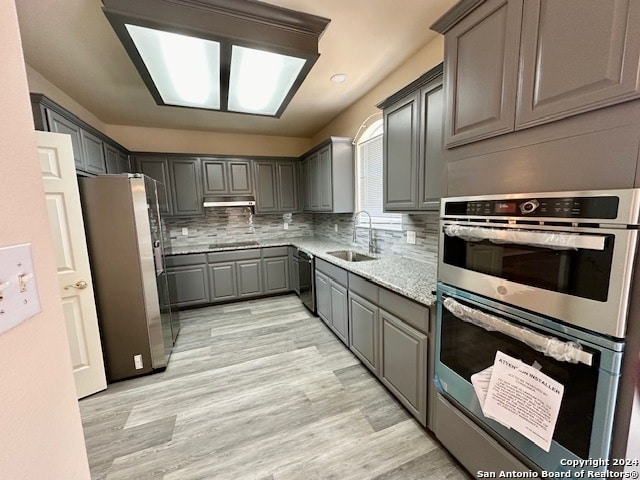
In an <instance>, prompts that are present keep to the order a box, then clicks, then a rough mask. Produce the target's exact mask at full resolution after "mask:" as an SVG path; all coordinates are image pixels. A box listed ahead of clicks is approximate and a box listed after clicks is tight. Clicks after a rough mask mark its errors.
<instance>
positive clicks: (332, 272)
mask: <svg viewBox="0 0 640 480" xmlns="http://www.w3.org/2000/svg"><path fill="white" fill-rule="evenodd" d="M316 270H320V271H321V272H322V273H324V274H325V275H328V276H329V277H331V278H333V279H334V280H335V281H336V282H338V283H339V284H341V285H342V286H344V287H346V286H347V285H349V274H348V272H347V271H346V270H343V269H342V268H340V267H337V266H335V265H333V264H331V263H329V262H325V261H324V260H322V259H320V258H316Z"/></svg>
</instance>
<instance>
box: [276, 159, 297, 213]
mask: <svg viewBox="0 0 640 480" xmlns="http://www.w3.org/2000/svg"><path fill="white" fill-rule="evenodd" d="M277 168H278V182H277V191H278V209H279V210H280V211H282V212H296V211H297V210H298V175H297V169H298V164H297V162H278V164H277Z"/></svg>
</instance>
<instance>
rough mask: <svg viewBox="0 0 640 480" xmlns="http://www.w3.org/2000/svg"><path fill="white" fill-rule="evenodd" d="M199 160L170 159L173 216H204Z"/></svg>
mask: <svg viewBox="0 0 640 480" xmlns="http://www.w3.org/2000/svg"><path fill="white" fill-rule="evenodd" d="M200 178H201V174H200V159H199V158H172V159H169V182H170V185H171V204H172V206H173V211H172V215H173V216H198V215H202V214H203V206H202V189H201V182H200Z"/></svg>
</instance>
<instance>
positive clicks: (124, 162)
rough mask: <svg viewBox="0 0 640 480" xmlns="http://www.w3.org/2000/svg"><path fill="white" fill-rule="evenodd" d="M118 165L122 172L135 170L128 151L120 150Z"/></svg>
mask: <svg viewBox="0 0 640 480" xmlns="http://www.w3.org/2000/svg"><path fill="white" fill-rule="evenodd" d="M118 165H119V167H118V168H119V169H120V172H121V173H129V172H132V171H133V170H132V169H131V165H130V163H129V155H127V154H126V153H122V152H118Z"/></svg>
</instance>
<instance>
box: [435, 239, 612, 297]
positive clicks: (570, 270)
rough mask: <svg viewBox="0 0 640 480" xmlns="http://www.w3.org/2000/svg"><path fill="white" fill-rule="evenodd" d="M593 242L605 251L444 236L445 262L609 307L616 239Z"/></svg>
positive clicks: (524, 241)
mask: <svg viewBox="0 0 640 480" xmlns="http://www.w3.org/2000/svg"><path fill="white" fill-rule="evenodd" d="M485 230H487V231H490V230H491V229H485ZM493 231H497V232H500V231H503V230H500V229H493ZM542 235H544V233H542ZM569 238H572V237H569ZM573 238H575V237H573ZM592 238H597V239H600V240H601V243H600V244H599V245H598V248H600V246H601V245H602V247H603V248H602V249H601V250H600V249H598V248H559V247H557V246H556V247H554V246H549V247H544V246H533V245H528V244H526V240H523V243H515V241H513V242H509V241H501V242H500V243H495V241H491V240H479V241H476V240H469V239H464V238H461V237H455V236H450V235H446V236H445V238H444V245H443V252H444V253H443V261H444V263H446V264H448V265H452V266H455V267H459V268H463V269H465V270H471V271H474V272H479V273H484V274H487V275H492V276H495V277H499V278H503V279H505V280H509V281H511V282H514V283H518V284H521V285H528V286H531V287H537V288H541V289H544V290H551V291H553V292H558V293H566V294H568V295H572V296H576V297H582V298H588V299H591V300H597V301H599V302H605V301H606V300H607V297H608V293H609V278H610V276H611V267H612V258H613V251H614V243H615V237H614V236H613V235H602V236H597V237H596V236H594V237H592ZM525 239H526V237H525Z"/></svg>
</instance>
